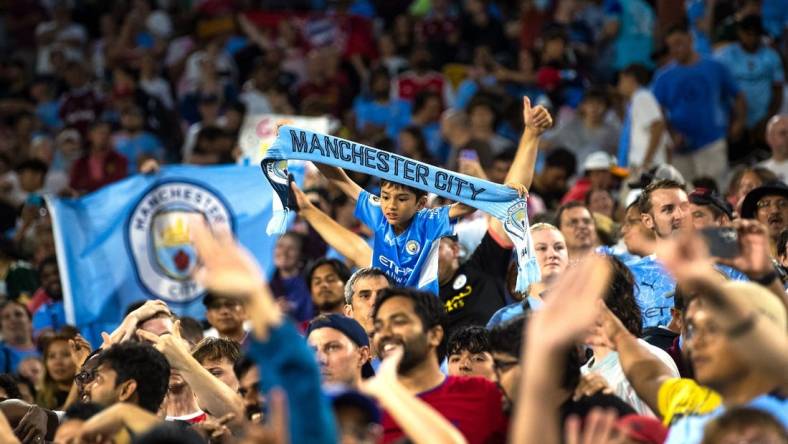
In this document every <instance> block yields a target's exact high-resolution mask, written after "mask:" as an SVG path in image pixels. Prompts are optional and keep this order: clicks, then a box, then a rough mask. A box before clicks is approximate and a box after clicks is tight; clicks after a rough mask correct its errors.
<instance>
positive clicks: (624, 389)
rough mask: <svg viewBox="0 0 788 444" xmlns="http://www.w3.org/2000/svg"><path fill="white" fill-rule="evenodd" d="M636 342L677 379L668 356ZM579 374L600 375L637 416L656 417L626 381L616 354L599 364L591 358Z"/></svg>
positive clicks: (646, 344) (677, 372) (611, 354)
mask: <svg viewBox="0 0 788 444" xmlns="http://www.w3.org/2000/svg"><path fill="white" fill-rule="evenodd" d="M638 342H639V343H640V344H641V345H643V346H645V347H646V348H648V351H650V352H651V354H653V355H654V356H656V357H657V358H659V360H660V361H662V362H663V363H664V364H665V365H667V366H668V367H669V368H670V373H671V376H673V377H676V378H678V377H679V369H678V368H676V363H675V362H673V358H671V357H670V355H669V354H667V353H666V352H665V351H664V350H662V349H661V348H658V347H654V346H653V345H651V344H649V343H648V342H646V341H644V340H642V339H638ZM580 372H581V373H582V374H584V375H585V374H588V373H591V372H593V373H597V374H600V375H602V377H604V378H605V380H607V383H608V384H609V385H610V388H611V389H612V390H613V391H614V394H615V395H616V396H618V397H619V398H621V399H622V400H623V401H624V402H626V403H627V404H629V405H630V406H632V408H633V409H635V411H636V412H637V413H638V415H645V416H651V417H656V415H655V414H654V412H652V411H651V409H650V408H648V406H647V405H646V403H645V402H643V400H642V399H640V398H639V397H638V395H637V393H635V389H634V388H633V387H632V385H631V384H630V383H629V381H628V380H627V377H626V376H625V375H624V369H622V368H621V361H619V359H618V353H617V352H611V353H610V354H609V355H607V356H605V357H604V359H602V360H601V361H599V362H596V360H595V358H591V359H590V360H589V361H588V362H587V363H586V364H585V365H584V366H582V367H580Z"/></svg>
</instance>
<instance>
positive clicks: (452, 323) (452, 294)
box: [440, 232, 512, 338]
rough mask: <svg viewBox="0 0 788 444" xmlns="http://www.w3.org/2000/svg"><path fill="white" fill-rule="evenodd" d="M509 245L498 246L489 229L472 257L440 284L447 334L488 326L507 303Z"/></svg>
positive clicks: (510, 252)
mask: <svg viewBox="0 0 788 444" xmlns="http://www.w3.org/2000/svg"><path fill="white" fill-rule="evenodd" d="M511 256H512V250H511V249H510V248H504V247H502V246H500V245H498V242H496V241H495V240H494V239H493V238H492V236H490V233H489V232H487V233H486V234H485V235H484V238H483V239H482V242H481V243H480V244H479V246H478V247H476V250H475V251H474V252H473V254H472V255H471V257H470V258H469V259H468V260H467V261H465V263H463V264H462V265H460V268H459V269H457V272H456V273H454V276H452V278H451V280H449V281H448V282H447V283H445V284H443V285H441V287H440V298H441V302H443V306H444V307H445V308H446V313H447V316H448V320H447V322H446V337H447V338H449V337H451V333H452V332H453V331H454V330H455V329H456V328H459V327H464V326H466V325H486V324H487V321H488V320H489V319H490V317H491V316H492V315H493V314H495V312H496V311H498V309H500V308H501V307H503V306H504V305H506V271H507V268H508V266H509V261H510V259H511Z"/></svg>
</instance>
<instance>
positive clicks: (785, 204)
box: [755, 199, 788, 210]
mask: <svg viewBox="0 0 788 444" xmlns="http://www.w3.org/2000/svg"><path fill="white" fill-rule="evenodd" d="M772 205H774V206H776V207H777V209H778V210H784V209H786V208H788V200H785V199H776V200H767V199H761V200H759V201H758V203H757V204H755V206H756V207H758V209H759V210H761V209H764V208H769V207H771V206H772Z"/></svg>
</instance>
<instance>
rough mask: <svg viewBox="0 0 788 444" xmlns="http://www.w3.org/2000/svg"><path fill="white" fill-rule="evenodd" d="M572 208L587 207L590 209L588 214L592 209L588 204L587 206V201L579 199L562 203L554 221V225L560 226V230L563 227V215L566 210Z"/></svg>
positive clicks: (592, 219) (592, 221)
mask: <svg viewBox="0 0 788 444" xmlns="http://www.w3.org/2000/svg"><path fill="white" fill-rule="evenodd" d="M572 208H585V209H586V210H587V211H588V214H591V210H589V209H588V206H586V204H585V203H583V202H581V201H579V200H571V201H569V202H567V203H565V204H563V205H561V206H560V207H558V210H556V212H555V221H554V223H553V225H555V226H556V228H558V229H559V230H560V229H561V216H563V214H564V211H566V210H571V209H572ZM591 223H594V218H593V216H592V217H591ZM594 225H596V223H594Z"/></svg>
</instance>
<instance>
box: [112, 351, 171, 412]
mask: <svg viewBox="0 0 788 444" xmlns="http://www.w3.org/2000/svg"><path fill="white" fill-rule="evenodd" d="M98 360H99V362H98V365H99V366H101V365H107V366H109V367H110V368H111V369H112V370H114V371H115V373H116V374H117V377H116V378H115V386H117V385H118V384H122V383H124V382H126V381H129V380H132V379H133V380H134V381H136V382H137V389H136V392H137V398H138V402H137V404H138V405H139V406H140V407H142V408H143V409H145V410H147V411H149V412H151V413H156V412H158V411H159V406H161V403H162V401H163V400H164V395H166V394H167V386H168V384H169V380H170V364H169V363H168V362H167V359H165V358H164V355H162V354H161V353H160V352H159V351H158V350H156V349H155V348H153V347H152V346H151V345H148V344H144V343H140V342H121V343H119V344H115V345H113V346H111V347H110V348H108V349H106V350H104V351H103V352H102V353H101V354H100V355H99V358H98Z"/></svg>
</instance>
